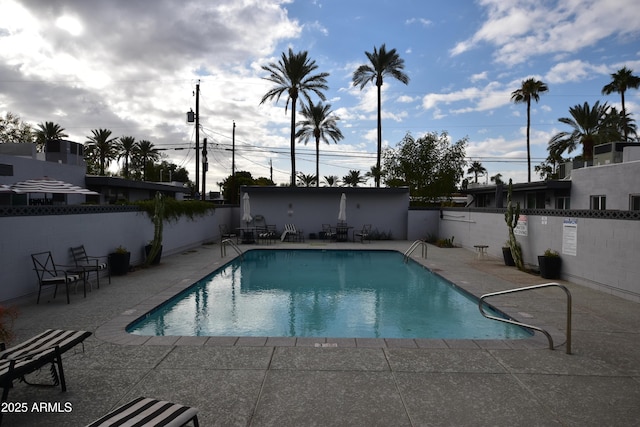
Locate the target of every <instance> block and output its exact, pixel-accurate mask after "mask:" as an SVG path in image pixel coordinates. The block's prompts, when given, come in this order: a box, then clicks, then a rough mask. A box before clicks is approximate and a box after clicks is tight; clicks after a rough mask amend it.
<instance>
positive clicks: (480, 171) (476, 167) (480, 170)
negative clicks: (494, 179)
mask: <svg viewBox="0 0 640 427" xmlns="http://www.w3.org/2000/svg"><path fill="white" fill-rule="evenodd" d="M467 173H472V174H473V175H474V176H475V183H476V184H477V183H478V175H484V174H485V173H487V169H486V168H485V167H484V166H482V163H480V162H478V161H475V162H473V163H471V167H470V168H469V169H467Z"/></svg>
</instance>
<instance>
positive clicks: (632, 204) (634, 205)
mask: <svg viewBox="0 0 640 427" xmlns="http://www.w3.org/2000/svg"><path fill="white" fill-rule="evenodd" d="M629 210H630V211H640V194H631V195H630V196H629Z"/></svg>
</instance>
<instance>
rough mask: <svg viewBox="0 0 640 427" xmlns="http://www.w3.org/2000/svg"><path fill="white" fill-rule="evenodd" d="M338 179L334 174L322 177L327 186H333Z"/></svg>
mask: <svg viewBox="0 0 640 427" xmlns="http://www.w3.org/2000/svg"><path fill="white" fill-rule="evenodd" d="M339 181H340V179H339V178H338V177H337V176H335V175H329V176H325V177H324V182H325V183H326V184H327V185H328V186H329V187H335V186H336V185H338V182H339Z"/></svg>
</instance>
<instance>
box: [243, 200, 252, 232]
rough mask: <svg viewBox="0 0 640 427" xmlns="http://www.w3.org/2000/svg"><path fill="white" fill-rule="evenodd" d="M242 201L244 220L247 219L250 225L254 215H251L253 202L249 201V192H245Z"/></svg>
mask: <svg viewBox="0 0 640 427" xmlns="http://www.w3.org/2000/svg"><path fill="white" fill-rule="evenodd" d="M242 202H243V208H242V210H243V213H242V220H243V221H246V222H247V225H249V223H250V222H251V220H252V219H253V217H252V216H251V202H250V201H249V194H248V193H244V196H243V197H242Z"/></svg>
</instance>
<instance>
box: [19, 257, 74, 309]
mask: <svg viewBox="0 0 640 427" xmlns="http://www.w3.org/2000/svg"><path fill="white" fill-rule="evenodd" d="M31 260H32V261H33V269H34V270H35V272H36V274H37V275H38V284H39V289H38V300H37V301H36V304H40V293H41V292H42V288H43V287H45V286H55V287H56V288H55V290H54V291H53V297H54V298H55V297H56V294H57V293H58V285H64V286H65V289H66V292H67V304H69V302H70V301H69V285H72V284H75V285H76V286H77V284H78V281H79V280H80V279H81V278H83V277H82V276H83V274H82V273H81V272H80V273H77V272H71V270H73V269H74V268H75V267H74V266H72V265H61V264H58V265H56V263H55V262H54V261H53V257H52V256H51V252H50V251H47V252H39V253H37V254H31ZM61 267H64V268H67V269H69V270H68V271H65V270H63V269H62V268H61ZM83 282H84V283H83V285H84V296H85V297H86V296H87V282H86V281H85V280H83Z"/></svg>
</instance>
